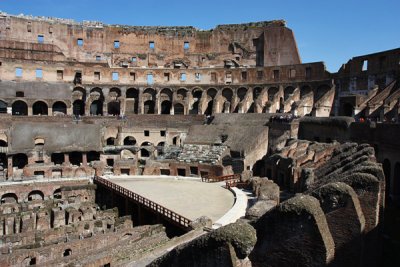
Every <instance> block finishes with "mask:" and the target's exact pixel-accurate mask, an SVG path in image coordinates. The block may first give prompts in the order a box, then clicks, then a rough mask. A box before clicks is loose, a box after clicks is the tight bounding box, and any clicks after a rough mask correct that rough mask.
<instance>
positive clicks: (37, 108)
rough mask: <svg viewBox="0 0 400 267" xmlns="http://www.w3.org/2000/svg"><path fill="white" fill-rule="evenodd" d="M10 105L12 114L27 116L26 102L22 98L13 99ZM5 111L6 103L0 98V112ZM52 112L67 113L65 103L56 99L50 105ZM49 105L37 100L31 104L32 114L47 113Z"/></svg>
mask: <svg viewBox="0 0 400 267" xmlns="http://www.w3.org/2000/svg"><path fill="white" fill-rule="evenodd" d="M11 107H12V115H17V116H18V115H20V116H27V115H28V104H27V102H26V101H24V100H22V99H18V100H15V101H14V102H12V104H11ZM6 112H7V103H6V102H5V101H3V100H0V113H6ZM50 112H52V113H53V114H54V113H57V112H58V113H62V114H67V104H66V103H65V102H63V101H56V102H54V104H53V105H52V106H51V111H50ZM48 113H49V106H48V104H47V103H46V102H45V101H42V100H38V101H36V102H34V103H33V105H32V114H33V115H48Z"/></svg>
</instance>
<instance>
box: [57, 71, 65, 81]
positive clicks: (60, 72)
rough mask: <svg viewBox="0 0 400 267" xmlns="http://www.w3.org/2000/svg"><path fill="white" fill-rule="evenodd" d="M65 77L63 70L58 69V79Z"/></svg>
mask: <svg viewBox="0 0 400 267" xmlns="http://www.w3.org/2000/svg"><path fill="white" fill-rule="evenodd" d="M63 78H64V72H63V71H62V70H57V80H62V79H63Z"/></svg>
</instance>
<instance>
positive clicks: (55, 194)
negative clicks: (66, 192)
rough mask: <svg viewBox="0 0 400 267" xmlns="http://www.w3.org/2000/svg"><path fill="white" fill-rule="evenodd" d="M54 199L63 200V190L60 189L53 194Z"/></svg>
mask: <svg viewBox="0 0 400 267" xmlns="http://www.w3.org/2000/svg"><path fill="white" fill-rule="evenodd" d="M53 198H54V199H61V198H62V193H61V189H60V188H58V189H56V190H55V191H54V192H53Z"/></svg>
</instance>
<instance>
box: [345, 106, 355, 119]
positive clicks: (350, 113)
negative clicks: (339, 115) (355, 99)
mask: <svg viewBox="0 0 400 267" xmlns="http://www.w3.org/2000/svg"><path fill="white" fill-rule="evenodd" d="M353 110H354V108H353V105H352V104H350V103H344V104H343V116H348V117H353Z"/></svg>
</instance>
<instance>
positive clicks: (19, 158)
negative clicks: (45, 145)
mask: <svg viewBox="0 0 400 267" xmlns="http://www.w3.org/2000/svg"><path fill="white" fill-rule="evenodd" d="M12 163H13V167H17V168H18V169H23V168H24V167H25V166H26V165H28V156H27V155H26V154H23V153H18V154H15V155H13V157H12Z"/></svg>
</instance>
